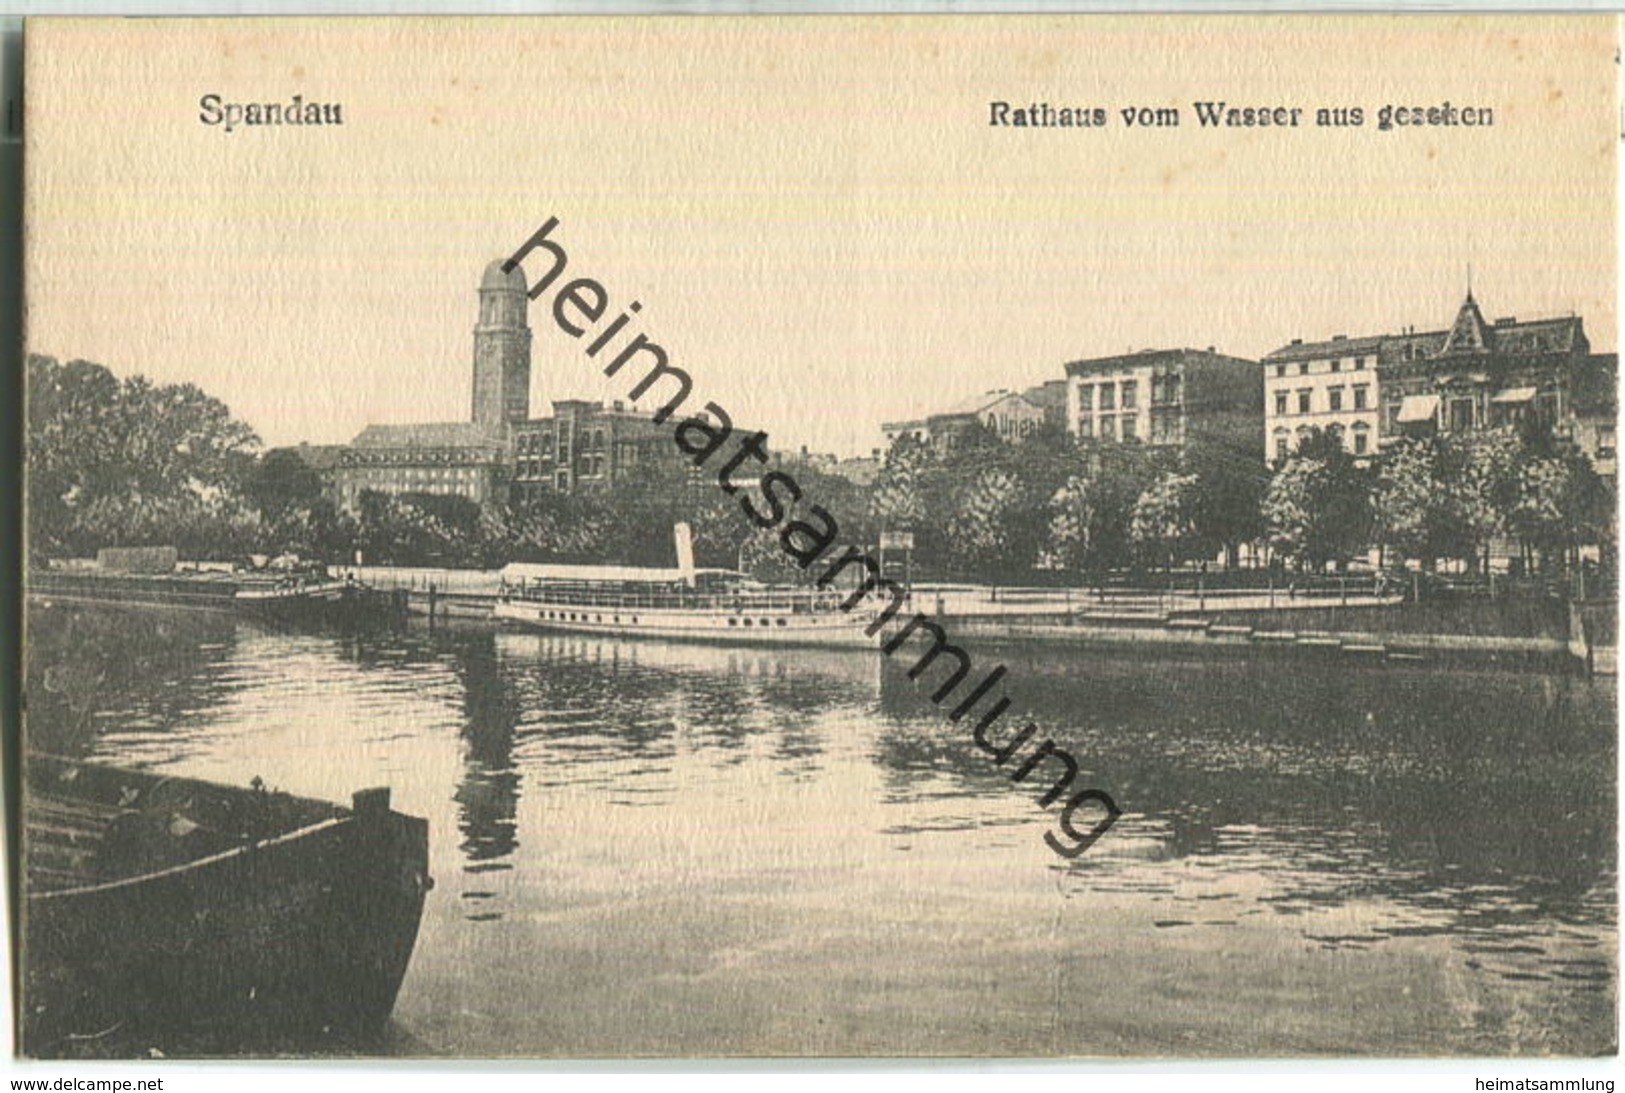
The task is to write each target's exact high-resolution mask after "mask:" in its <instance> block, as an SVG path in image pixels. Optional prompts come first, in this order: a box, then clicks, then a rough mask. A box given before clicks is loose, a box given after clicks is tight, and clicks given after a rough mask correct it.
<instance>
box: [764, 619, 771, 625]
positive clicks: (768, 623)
mask: <svg viewBox="0 0 1625 1093" xmlns="http://www.w3.org/2000/svg"><path fill="white" fill-rule="evenodd" d="M762 625H763V626H772V625H773V624H772V623H771V622H768V621H767V620H766V619H763V620H762Z"/></svg>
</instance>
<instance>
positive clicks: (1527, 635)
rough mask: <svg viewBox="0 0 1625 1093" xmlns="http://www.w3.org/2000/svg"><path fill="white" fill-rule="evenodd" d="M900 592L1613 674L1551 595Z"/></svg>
mask: <svg viewBox="0 0 1625 1093" xmlns="http://www.w3.org/2000/svg"><path fill="white" fill-rule="evenodd" d="M353 573H354V575H355V576H356V578H357V579H358V580H359V581H361V582H362V583H363V584H366V585H368V586H370V587H372V588H375V589H378V590H380V591H384V592H391V593H394V594H396V596H397V597H398V602H400V603H401V604H402V605H403V607H404V609H405V611H406V612H407V613H409V614H411V615H414V616H418V617H423V618H427V619H429V620H430V621H432V622H437V623H438V622H443V621H447V620H453V619H455V620H467V621H475V622H480V621H487V622H489V621H492V620H491V608H492V606H493V605H494V604H495V603H496V597H497V593H498V591H499V588H500V584H501V582H500V578H499V577H498V575H497V573H495V572H494V571H475V570H452V569H427V568H417V569H402V568H393V567H381V566H369V567H362V568H359V569H356V570H354V571H353ZM912 601H913V607H914V610H916V611H920V612H922V613H924V614H926V615H929V616H931V617H933V618H936V619H938V620H939V621H940V622H941V624H942V625H943V626H944V628H946V629H947V630H948V632H949V633H950V634H951V635H953V637H954V639H955V640H961V641H969V640H977V641H986V642H993V643H1000V642H1003V643H1022V644H1027V643H1049V644H1053V645H1056V646H1058V647H1069V646H1076V647H1088V646H1106V647H1121V646H1145V647H1157V648H1165V647H1169V646H1181V647H1185V648H1195V649H1203V650H1212V651H1214V652H1216V653H1220V654H1226V653H1229V654H1237V653H1240V654H1257V655H1271V656H1277V655H1309V656H1315V657H1321V658H1326V657H1333V658H1337V659H1340V660H1342V661H1344V662H1348V663H1354V662H1359V663H1382V664H1396V665H1407V666H1417V665H1428V664H1442V663H1449V664H1461V663H1467V664H1491V665H1498V666H1503V667H1508V668H1513V669H1518V670H1535V671H1576V670H1581V671H1585V670H1593V671H1597V672H1599V673H1605V674H1614V673H1616V672H1617V663H1618V657H1617V653H1616V650H1615V648H1614V644H1615V643H1614V641H1613V640H1612V639H1613V635H1614V634H1615V632H1616V629H1617V628H1616V627H1614V626H1613V625H1611V624H1612V606H1611V605H1590V606H1589V607H1588V608H1587V609H1586V612H1585V616H1584V618H1583V620H1582V621H1579V622H1576V621H1575V620H1572V619H1571V618H1570V617H1569V612H1568V610H1567V607H1566V606H1565V605H1564V604H1562V603H1561V602H1559V601H1555V600H1540V599H1517V598H1505V597H1503V598H1502V599H1499V600H1493V601H1478V600H1466V601H1458V602H1453V603H1426V604H1414V603H1406V602H1404V597H1403V596H1402V595H1400V594H1399V593H1397V592H1394V593H1388V594H1385V595H1377V594H1375V593H1373V592H1371V591H1353V590H1351V589H1350V587H1348V586H1344V587H1341V588H1338V589H1336V590H1322V591H1319V592H1304V591H1300V590H1289V589H1264V590H1251V591H1248V590H1241V591H1230V590H1219V591H1195V590H1183V591H1178V590H1175V591H1165V590H1156V589H1129V588H1113V589H1052V588H999V587H993V586H987V585H969V584H917V585H915V586H914V588H913V589H912ZM1605 622H1606V624H1605ZM1599 638H1600V639H1601V641H1599V640H1598V639H1599Z"/></svg>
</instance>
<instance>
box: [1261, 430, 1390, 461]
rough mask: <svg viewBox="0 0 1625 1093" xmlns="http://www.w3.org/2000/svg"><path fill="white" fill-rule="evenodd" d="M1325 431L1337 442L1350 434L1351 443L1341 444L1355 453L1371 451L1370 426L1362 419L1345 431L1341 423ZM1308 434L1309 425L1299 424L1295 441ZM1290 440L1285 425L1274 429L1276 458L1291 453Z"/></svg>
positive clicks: (1289, 431) (1302, 438)
mask: <svg viewBox="0 0 1625 1093" xmlns="http://www.w3.org/2000/svg"><path fill="white" fill-rule="evenodd" d="M1326 433H1327V435H1328V436H1333V437H1336V438H1337V439H1338V441H1339V442H1342V441H1344V440H1345V439H1346V438H1347V437H1350V436H1352V437H1353V443H1352V444H1348V443H1344V445H1343V446H1344V447H1345V448H1349V450H1351V451H1352V452H1353V453H1354V454H1355V455H1368V454H1370V452H1371V426H1369V425H1367V424H1366V423H1365V422H1363V421H1359V422H1355V424H1354V428H1353V429H1350V430H1348V431H1347V432H1345V431H1344V429H1343V427H1342V426H1341V425H1333V426H1331V427H1330V428H1328V429H1327V430H1326ZM1309 435H1310V434H1309V426H1307V425H1300V426H1299V427H1298V431H1297V442H1298V443H1299V444H1302V443H1303V442H1304V441H1305V440H1306V439H1308V437H1309ZM1292 440H1293V433H1292V431H1291V430H1289V429H1288V428H1287V427H1286V426H1284V425H1283V426H1281V427H1279V428H1277V429H1276V430H1275V458H1276V459H1285V458H1286V457H1287V456H1288V455H1290V454H1291V453H1292V447H1293V444H1292Z"/></svg>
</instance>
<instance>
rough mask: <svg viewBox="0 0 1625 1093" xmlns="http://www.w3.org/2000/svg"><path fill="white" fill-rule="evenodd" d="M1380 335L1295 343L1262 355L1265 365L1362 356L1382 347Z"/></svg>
mask: <svg viewBox="0 0 1625 1093" xmlns="http://www.w3.org/2000/svg"><path fill="white" fill-rule="evenodd" d="M1382 343H1383V338H1382V336H1381V335H1377V336H1374V337H1367V338H1331V339H1329V340H1327V341H1323V342H1304V341H1296V342H1293V343H1292V344H1291V345H1283V346H1282V347H1281V348H1279V349H1277V350H1275V352H1273V353H1267V354H1265V355H1264V361H1265V362H1266V363H1274V362H1275V361H1300V360H1310V359H1311V358H1315V357H1348V356H1354V357H1359V356H1363V355H1364V354H1366V353H1375V352H1376V351H1377V350H1378V349H1380V348H1381V347H1382Z"/></svg>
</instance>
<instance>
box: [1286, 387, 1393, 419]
mask: <svg viewBox="0 0 1625 1093" xmlns="http://www.w3.org/2000/svg"><path fill="white" fill-rule="evenodd" d="M1293 394H1294V392H1291V391H1277V392H1275V416H1276V417H1285V416H1286V415H1287V414H1289V413H1293V412H1296V413H1300V414H1312V413H1314V412H1315V410H1316V407H1315V391H1314V388H1312V387H1300V388H1298V390H1297V392H1296V395H1297V397H1296V398H1295V399H1294V398H1293V397H1292V396H1293ZM1348 394H1350V391H1349V389H1348V388H1344V387H1328V388H1326V407H1325V409H1326V410H1327V411H1328V412H1330V413H1334V414H1335V413H1337V412H1338V411H1340V410H1347V409H1353V410H1369V409H1370V408H1371V386H1370V385H1369V384H1365V383H1357V384H1355V385H1354V388H1353V390H1352V394H1353V404H1352V405H1349V404H1348V400H1347V399H1346V398H1345V396H1346V395H1348ZM1293 407H1296V411H1294V410H1293Z"/></svg>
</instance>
